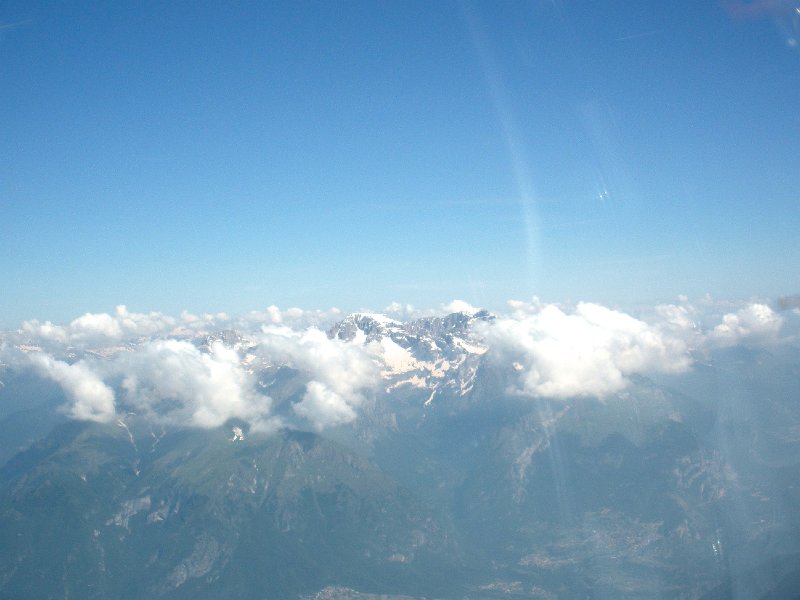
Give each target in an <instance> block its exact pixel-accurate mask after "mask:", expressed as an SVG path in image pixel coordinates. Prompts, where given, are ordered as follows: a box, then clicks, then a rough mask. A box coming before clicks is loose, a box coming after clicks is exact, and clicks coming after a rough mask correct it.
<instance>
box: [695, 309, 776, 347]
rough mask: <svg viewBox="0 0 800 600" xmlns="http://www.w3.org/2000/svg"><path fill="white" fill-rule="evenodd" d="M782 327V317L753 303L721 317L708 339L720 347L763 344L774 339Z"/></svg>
mask: <svg viewBox="0 0 800 600" xmlns="http://www.w3.org/2000/svg"><path fill="white" fill-rule="evenodd" d="M782 325H783V317H781V316H780V315H779V314H778V313H776V312H775V311H774V310H772V309H771V308H770V307H769V306H767V305H766V304H762V303H758V302H755V303H752V304H749V305H747V306H745V307H744V308H742V309H740V310H738V311H736V312H732V313H727V314H725V315H723V317H722V322H721V323H720V324H719V325H717V326H716V327H714V329H713V330H712V331H711V332H710V333H709V336H708V337H709V340H710V341H711V342H712V343H715V344H718V345H720V346H734V345H736V344H741V343H754V342H765V341H769V340H771V339H775V338H776V337H777V335H778V333H779V331H780V329H781V326H782Z"/></svg>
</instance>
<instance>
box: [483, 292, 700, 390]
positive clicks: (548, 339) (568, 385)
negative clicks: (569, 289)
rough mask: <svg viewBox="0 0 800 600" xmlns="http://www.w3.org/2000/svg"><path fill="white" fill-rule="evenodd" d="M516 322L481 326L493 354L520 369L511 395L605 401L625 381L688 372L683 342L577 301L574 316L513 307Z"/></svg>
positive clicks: (533, 307)
mask: <svg viewBox="0 0 800 600" xmlns="http://www.w3.org/2000/svg"><path fill="white" fill-rule="evenodd" d="M512 308H513V309H514V314H513V315H512V316H511V317H505V318H498V319H496V320H495V321H494V322H493V323H492V324H480V325H479V329H480V330H482V333H483V335H484V336H485V339H486V341H487V342H488V344H489V346H490V351H489V356H490V357H491V358H493V359H494V360H496V361H499V362H501V363H503V364H507V365H515V368H516V370H517V379H516V382H515V384H514V388H513V391H515V392H517V393H520V394H523V395H530V396H537V397H552V398H570V397H578V396H604V395H607V394H610V393H614V392H617V391H619V390H621V389H623V388H624V387H625V386H626V385H627V383H628V377H629V376H630V375H632V374H635V373H645V372H680V371H684V370H686V369H687V368H688V367H689V364H690V362H691V361H690V356H689V349H688V347H687V345H686V343H685V342H684V341H683V340H682V339H681V338H680V337H676V336H673V335H670V333H669V332H668V331H666V330H664V329H661V328H659V327H656V326H653V325H649V324H648V323H645V322H644V321H641V320H639V319H636V318H634V317H632V316H630V315H627V314H625V313H622V312H619V311H615V310H611V309H609V308H606V307H604V306H600V305H598V304H591V303H580V304H578V305H577V306H576V308H575V310H574V311H573V312H572V313H567V312H564V311H563V310H562V309H561V308H559V307H558V306H556V305H553V304H547V305H542V304H540V303H539V302H538V300H535V301H534V303H532V304H529V305H525V304H524V303H521V302H515V303H514V304H512Z"/></svg>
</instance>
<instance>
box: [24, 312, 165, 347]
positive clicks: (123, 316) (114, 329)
mask: <svg viewBox="0 0 800 600" xmlns="http://www.w3.org/2000/svg"><path fill="white" fill-rule="evenodd" d="M176 323H177V321H176V319H175V318H173V317H170V316H168V315H164V314H162V313H159V312H150V313H132V312H130V311H128V309H127V307H125V306H124V305H119V306H117V308H116V310H115V312H114V314H113V315H111V314H108V313H86V314H85V315H83V316H80V317H78V318H77V319H74V320H73V321H71V322H70V323H69V325H66V326H64V325H54V324H53V323H51V322H50V321H45V322H44V323H41V322H39V321H38V320H35V319H34V320H31V321H25V322H23V323H22V327H21V328H20V333H23V334H27V335H29V336H32V337H33V338H36V339H41V340H44V341H49V342H58V343H62V344H93V343H94V344H97V343H111V342H119V341H122V340H128V339H136V338H140V337H150V336H153V335H157V334H163V333H166V332H168V331H170V330H171V329H173V328H174V327H175V325H176Z"/></svg>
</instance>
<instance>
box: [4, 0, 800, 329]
mask: <svg viewBox="0 0 800 600" xmlns="http://www.w3.org/2000/svg"><path fill="white" fill-rule="evenodd" d="M795 4H796V3H793V2H783V3H782V2H780V1H778V2H776V1H775V0H769V1H768V2H763V1H762V2H761V3H758V2H755V0H754V1H753V2H750V3H746V2H732V3H729V4H728V5H724V4H723V3H721V2H715V1H701V0H688V1H676V2H663V1H658V2H656V1H655V0H631V1H623V0H613V1H611V0H609V1H608V2H594V1H588V0H585V1H578V0H575V1H566V0H563V1H560V0H552V1H544V0H531V1H529V2H511V1H504V2H491V3H489V2H486V3H481V2H473V3H469V2H464V3H460V2H447V1H441V2H410V1H403V2H399V1H398V2H363V3H362V2H312V3H304V2H299V3H298V2H285V3H278V2H241V3H235V4H234V3H195V2H191V3H190V2H53V3H37V2H31V1H30V0H25V1H23V2H13V1H12V2H4V3H2V4H0V131H1V132H2V134H0V277H1V278H2V279H1V280H2V282H3V293H2V294H1V295H0V324H2V325H5V326H15V325H16V324H18V323H19V321H20V320H22V319H25V318H39V319H53V320H58V321H63V320H66V319H70V318H72V317H74V316H77V315H79V314H82V313H83V312H86V311H107V310H111V309H113V306H114V305H116V304H120V303H124V304H127V305H128V306H129V307H130V308H131V309H132V310H137V311H144V310H161V311H165V312H173V313H174V312H178V311H180V310H181V309H183V308H186V309H189V310H192V311H217V310H226V311H230V312H237V311H244V310H248V309H256V308H262V307H264V306H266V305H268V304H272V303H275V304H278V305H279V306H282V307H288V306H292V305H297V306H301V307H327V306H332V305H334V306H338V307H340V308H342V309H345V310H348V309H356V308H359V307H373V308H377V309H380V308H381V307H383V306H385V305H386V304H388V303H389V302H390V301H392V300H398V301H401V302H408V303H412V304H415V305H418V306H432V305H437V304H439V303H442V302H446V301H449V300H451V299H452V298H456V297H457V298H463V299H466V300H468V301H470V302H472V303H473V304H478V305H484V306H489V307H493V306H499V305H501V304H502V303H503V302H504V301H505V300H506V299H508V298H512V297H521V298H529V297H531V296H532V295H534V294H537V295H539V296H540V297H542V298H544V299H546V300H554V301H559V300H582V299H585V300H595V301H602V302H609V303H617V304H625V303H630V302H640V301H652V300H664V299H671V298H673V297H674V296H675V295H677V294H689V295H690V296H691V295H701V294H704V293H706V292H710V293H712V294H714V295H716V296H725V297H737V298H741V297H749V296H753V295H760V296H778V295H782V294H790V293H797V292H798V291H800V281H799V279H800V242H799V241H798V237H799V236H798V232H800V209H799V208H800V205H799V203H798V200H800V108H799V107H800V48H798V46H797V44H796V43H795V45H794V46H792V40H793V36H794V35H796V34H798V31H797V28H798V25H799V23H798V16H797V15H796V14H795V15H794V16H792V12H791V11H792V10H794V6H795ZM760 6H763V10H759V7H760ZM782 8H783V9H786V10H782Z"/></svg>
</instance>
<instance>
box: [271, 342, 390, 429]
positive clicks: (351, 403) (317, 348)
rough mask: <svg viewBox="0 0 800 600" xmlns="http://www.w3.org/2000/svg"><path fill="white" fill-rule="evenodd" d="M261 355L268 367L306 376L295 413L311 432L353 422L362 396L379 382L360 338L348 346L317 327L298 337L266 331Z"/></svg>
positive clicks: (375, 367)
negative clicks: (284, 367) (287, 368)
mask: <svg viewBox="0 0 800 600" xmlns="http://www.w3.org/2000/svg"><path fill="white" fill-rule="evenodd" d="M260 343H261V346H260V349H259V352H260V353H261V354H262V355H263V356H264V357H265V358H267V359H268V360H269V361H271V362H273V363H276V364H281V365H287V366H290V367H292V368H295V369H298V370H299V371H302V372H304V373H306V374H307V375H308V377H309V382H308V383H307V385H306V393H305V395H304V396H303V399H302V400H301V401H300V402H298V403H296V404H295V405H294V410H295V412H296V413H297V414H298V415H300V416H302V417H304V418H306V419H308V420H309V421H310V422H311V423H312V424H313V425H314V427H315V428H317V429H324V428H325V427H329V426H332V425H338V424H341V423H346V422H349V421H352V420H354V419H355V418H356V409H357V408H358V407H359V406H360V405H361V404H362V403H363V401H364V399H365V398H364V393H365V392H366V391H367V390H369V389H371V388H373V387H374V386H375V385H376V384H377V383H378V381H379V369H378V366H377V365H376V364H375V362H374V360H373V353H372V351H371V349H370V348H369V347H367V346H365V345H364V336H363V334H361V335H359V336H356V337H355V338H354V339H353V340H351V341H344V340H340V339H330V338H328V336H327V335H325V333H324V332H323V331H321V330H319V329H317V328H315V327H312V328H309V329H307V330H305V331H301V332H297V331H293V330H291V329H289V328H287V327H267V328H265V329H264V333H263V335H262V337H261V339H260Z"/></svg>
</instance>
